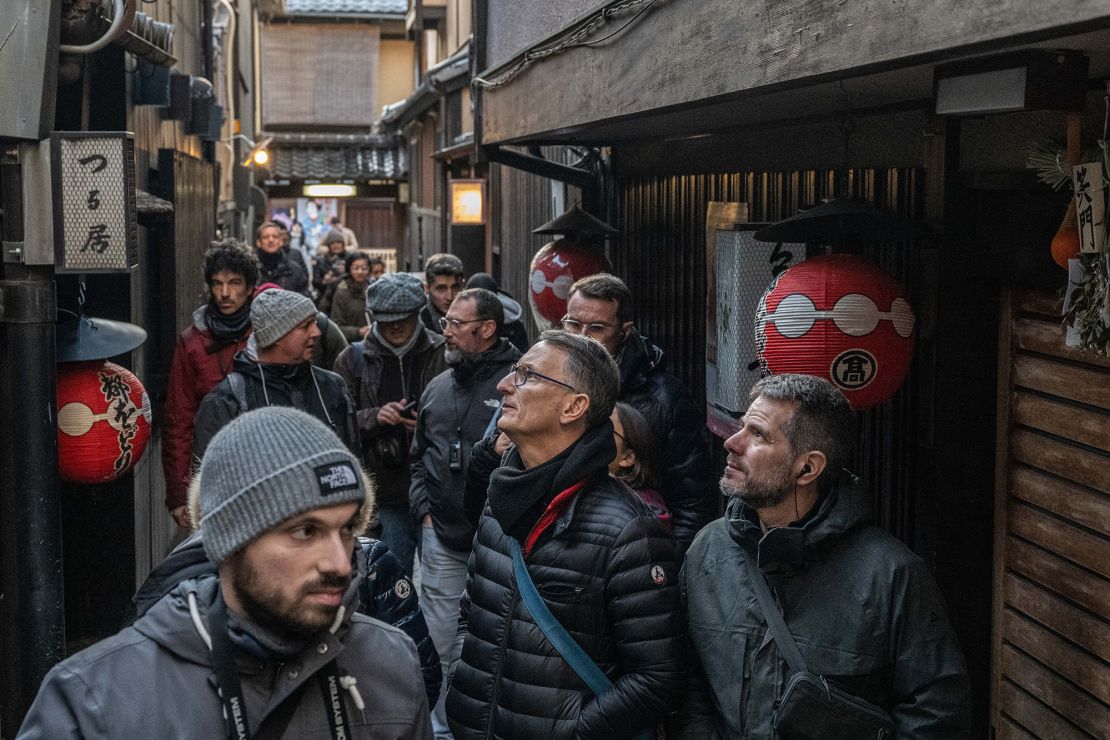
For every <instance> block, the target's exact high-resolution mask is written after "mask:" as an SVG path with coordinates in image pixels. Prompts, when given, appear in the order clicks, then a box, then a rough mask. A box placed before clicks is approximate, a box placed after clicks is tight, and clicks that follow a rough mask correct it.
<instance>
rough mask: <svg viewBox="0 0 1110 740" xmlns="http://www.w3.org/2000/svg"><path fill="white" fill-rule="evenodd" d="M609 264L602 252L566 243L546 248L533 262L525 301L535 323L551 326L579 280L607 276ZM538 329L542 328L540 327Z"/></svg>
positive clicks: (560, 242)
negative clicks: (529, 303)
mask: <svg viewBox="0 0 1110 740" xmlns="http://www.w3.org/2000/svg"><path fill="white" fill-rule="evenodd" d="M608 269H609V262H608V261H607V260H606V259H605V255H604V254H602V252H601V249H600V248H599V247H597V246H594V245H592V244H583V243H578V242H574V241H571V240H569V239H556V240H555V241H553V242H550V243H548V244H545V245H544V246H543V247H541V248H540V251H538V252H536V256H535V257H533V258H532V265H531V266H530V267H529V270H530V272H531V276H532V277H531V280H530V281H529V283H530V289H529V291H528V297H529V299H530V300H531V303H532V311H533V314H534V316H535V318H536V320H537V321H536V323H537V324H541V323H542V322H546V323H547V324H548V325H549V326H550V325H554V324H555V323H557V322H558V321H559V320H560V319H562V318H563V316H564V315H565V314H566V312H567V294H568V293H569V292H570V286H572V285H574V282H575V281H576V280H578V279H579V278H584V277H586V276H587V275H596V274H597V273H599V272H606V271H607V270H608ZM541 328H543V327H542V326H541Z"/></svg>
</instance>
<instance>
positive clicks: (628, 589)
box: [447, 331, 685, 740]
mask: <svg viewBox="0 0 1110 740" xmlns="http://www.w3.org/2000/svg"><path fill="white" fill-rule="evenodd" d="M617 387H618V371H617V366H616V363H615V362H614V361H613V359H612V358H611V357H610V356H609V354H608V353H607V352H606V351H605V349H604V348H603V347H602V346H601V345H600V344H598V343H597V342H592V341H589V340H587V339H584V338H582V337H580V336H576V335H573V334H570V333H568V332H564V331H548V332H544V333H543V334H542V335H541V336H540V341H539V342H537V343H536V345H535V346H533V347H532V348H531V349H529V350H528V352H527V353H525V355H524V356H523V357H522V358H520V362H519V364H517V365H516V366H515V367H514V368H513V371H512V372H510V373H508V374H506V375H505V377H504V378H502V379H501V382H500V383H499V384H498V386H497V389H498V390H499V391H501V394H502V395H503V396H504V407H503V409H502V415H501V418H500V420H499V421H498V427H499V428H500V429H501V430H502V431H503V432H504V433H505V435H506V436H508V437H509V438H510V439H511V440H512V442H513V443H514V445H515V446H514V447H511V448H510V449H509V452H508V453H507V454H506V456H505V458H504V461H503V463H502V465H501V467H498V468H497V469H496V470H494V471H493V475H492V476H491V478H490V483H489V489H488V496H489V498H488V504H487V505H486V506H485V510H484V511H483V513H482V516H481V520H480V522H479V524H478V531H477V536H476V538H475V548H474V555H473V557H472V558H471V565H470V568H471V572H470V576H469V579H468V581H467V589H466V592H465V595H464V596H463V599H462V604H461V609H460V614H461V618H460V629H459V643H460V644H461V651H460V652H459V654H460V659H459V661H458V662H457V663H456V666H455V669H454V675H453V677H452V681H451V686H450V690H449V692H448V695H447V716H448V720H449V722H450V725H451V731H452V733H453V734H454V737H455V738H456V740H469V739H470V738H475V739H477V738H486V737H491V736H496V737H510V738H554V739H556V740H560V739H562V738H567V739H568V740H569V739H570V738H587V737H589V738H627V737H634V736H638V735H640V734H642V733H644V732H646V731H649V729H650V728H651V727H652V726H653V725H654V724H655V722H656V721H658V720H659V719H660V718H662V717H663V716H665V715H666V714H667V712H668V710H669V708H670V705H671V702H672V700H673V697H674V696H676V694H677V688H678V686H679V685H680V684H681V682H682V679H683V676H684V670H685V669H684V666H683V649H682V643H683V634H684V626H683V618H682V612H681V607H680V605H679V603H678V591H677V578H678V558H677V554H676V552H675V546H674V543H673V541H672V540H671V538H670V537H669V536H668V534H667V533H666V531H665V530H664V529H663V525H662V524H661V523H660V522H659V521H658V520H657V519H656V517H655V515H654V513H653V512H652V511H651V509H649V508H648V507H647V505H646V504H644V503H643V502H642V501H641V500H640V498H639V497H638V496H637V495H636V494H635V493H633V492H632V491H631V490H630V489H629V488H628V487H626V486H625V485H624V484H622V483H620V482H619V481H617V480H616V479H615V478H612V477H611V476H610V475H609V472H608V466H609V462H610V461H611V460H612V459H613V457H614V456H615V455H616V445H615V443H614V441H613V425H612V423H611V422H610V421H609V416H610V414H611V413H612V411H613V404H614V402H615V400H616V396H617ZM517 547H519V550H520V552H521V556H522V559H523V564H524V568H525V569H526V571H527V574H528V578H529V579H530V580H531V581H532V582H533V583H534V585H535V590H536V591H538V593H539V596H540V598H542V600H543V602H544V603H545V604H546V606H547V608H548V609H549V610H550V612H551V615H552V616H553V617H554V618H555V619H556V620H557V621H558V623H559V624H561V625H562V627H563V629H565V630H566V632H568V633H569V636H570V638H571V639H572V640H573V641H574V642H575V643H577V645H578V647H580V648H581V649H582V650H583V651H584V652H585V654H586V656H588V657H587V660H588V661H589V662H592V663H593V664H595V667H596V669H598V670H600V672H602V673H604V675H605V677H606V680H607V681H609V682H611V683H612V686H611V687H610V688H608V689H607V690H605V691H598V692H597V693H596V694H595V693H594V691H591V690H590V689H588V688H587V687H586V684H585V683H584V682H583V680H582V679H581V678H579V675H581V673H580V672H579V670H578V669H577V668H575V667H572V664H571V662H570V661H569V660H568V658H567V656H566V654H565V653H564V652H563V650H562V649H557V648H556V647H554V646H553V644H552V641H551V639H550V638H549V637H548V635H551V634H553V631H552V630H550V629H549V628H543V629H541V628H540V627H537V623H539V622H540V621H541V620H540V619H539V618H538V617H537V615H536V610H535V609H534V608H533V607H531V606H527V605H526V604H525V603H522V601H521V596H520V594H521V588H520V583H522V582H524V581H523V579H522V578H516V577H514V566H513V560H512V558H513V557H515V556H513V554H512V553H513V549H514V548H517Z"/></svg>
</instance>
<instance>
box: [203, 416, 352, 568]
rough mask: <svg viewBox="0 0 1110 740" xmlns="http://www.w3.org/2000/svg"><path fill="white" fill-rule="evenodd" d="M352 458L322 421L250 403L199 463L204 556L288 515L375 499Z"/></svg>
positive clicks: (212, 556)
mask: <svg viewBox="0 0 1110 740" xmlns="http://www.w3.org/2000/svg"><path fill="white" fill-rule="evenodd" d="M372 495H373V494H372V493H371V492H370V491H368V490H367V489H366V483H365V479H364V477H363V475H362V473H361V471H360V470H359V463H358V460H357V459H356V458H355V456H354V455H352V454H351V452H350V451H349V450H348V449H347V448H346V446H345V445H344V444H343V443H342V442H341V441H340V440H339V437H337V436H335V433H334V432H332V431H331V430H330V429H328V428H327V427H326V426H325V425H324V424H323V422H321V421H319V420H318V419H316V418H315V417H312V416H309V415H308V414H306V413H304V412H303V411H298V410H297V409H294V408H289V407H287V406H268V407H265V408H260V409H256V410H254V411H248V412H247V413H245V414H243V415H242V416H240V417H237V418H236V419H233V420H232V421H231V422H230V423H229V424H228V425H227V426H225V427H224V428H223V429H221V430H220V431H219V432H217V433H216V436H215V437H213V438H212V442H211V444H210V445H209V446H208V449H207V451H206V452H205V453H204V459H203V460H202V461H201V464H200V514H201V517H200V532H201V537H202V539H203V540H204V551H205V553H207V554H208V559H209V560H211V561H212V562H214V563H216V564H217V565H218V564H219V563H221V562H223V560H224V559H225V558H227V557H228V556H229V555H231V554H233V553H235V552H237V551H238V550H240V549H241V548H243V547H245V546H246V545H248V544H249V543H250V542H252V541H253V540H255V539H256V538H258V537H259V536H260V535H263V534H265V533H266V532H267V531H268V530H270V529H273V528H274V527H275V526H277V525H278V524H280V523H281V522H283V521H285V520H286V519H289V518H291V517H294V516H297V515H298V514H303V513H304V512H306V511H311V510H313V509H321V508H325V507H329V506H337V505H340V504H348V503H352V502H353V503H357V504H362V505H364V506H366V505H370V504H371V503H372V501H373V498H372Z"/></svg>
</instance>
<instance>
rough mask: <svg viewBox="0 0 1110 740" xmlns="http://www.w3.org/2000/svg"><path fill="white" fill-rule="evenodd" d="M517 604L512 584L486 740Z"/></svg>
mask: <svg viewBox="0 0 1110 740" xmlns="http://www.w3.org/2000/svg"><path fill="white" fill-rule="evenodd" d="M516 602H517V589H516V584H515V583H514V584H513V595H512V599H511V600H510V601H509V610H508V611H507V612H506V613H505V620H504V622H503V624H502V625H501V626H502V627H503V629H502V630H501V634H502V638H501V641H500V642H499V643H498V645H497V672H496V673H494V674H493V694H492V695H491V696H490V701H489V721H488V722H487V723H486V740H490V738H492V737H493V717H494V709H495V708H496V707H497V694H498V689H499V688H500V687H501V673H502V670H503V669H504V666H505V654H506V653H507V652H508V650H509V635H510V634H511V632H512V626H513V612H514V611H515V610H516Z"/></svg>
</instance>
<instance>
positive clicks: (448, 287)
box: [420, 254, 463, 334]
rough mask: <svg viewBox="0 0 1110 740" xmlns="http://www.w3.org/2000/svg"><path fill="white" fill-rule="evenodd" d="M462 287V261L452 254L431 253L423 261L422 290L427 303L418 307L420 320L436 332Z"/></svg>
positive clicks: (440, 328)
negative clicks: (426, 259) (420, 307)
mask: <svg viewBox="0 0 1110 740" xmlns="http://www.w3.org/2000/svg"><path fill="white" fill-rule="evenodd" d="M462 289H463V263H462V260H460V259H459V258H458V257H456V256H455V255H453V254H433V255H432V256H431V257H429V258H428V261H427V262H425V263H424V290H425V292H426V293H427V294H428V303H427V305H425V306H424V307H423V308H422V309H420V321H421V322H422V323H423V324H424V326H425V327H427V328H428V329H431V330H432V331H434V332H436V333H437V334H442V333H443V327H442V326H440V322H441V320H442V319H443V317H444V316H445V315H446V314H447V309H449V308H451V304H452V303H453V302H454V301H455V297H456V296H458V294H459V291H460V290H462Z"/></svg>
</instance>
